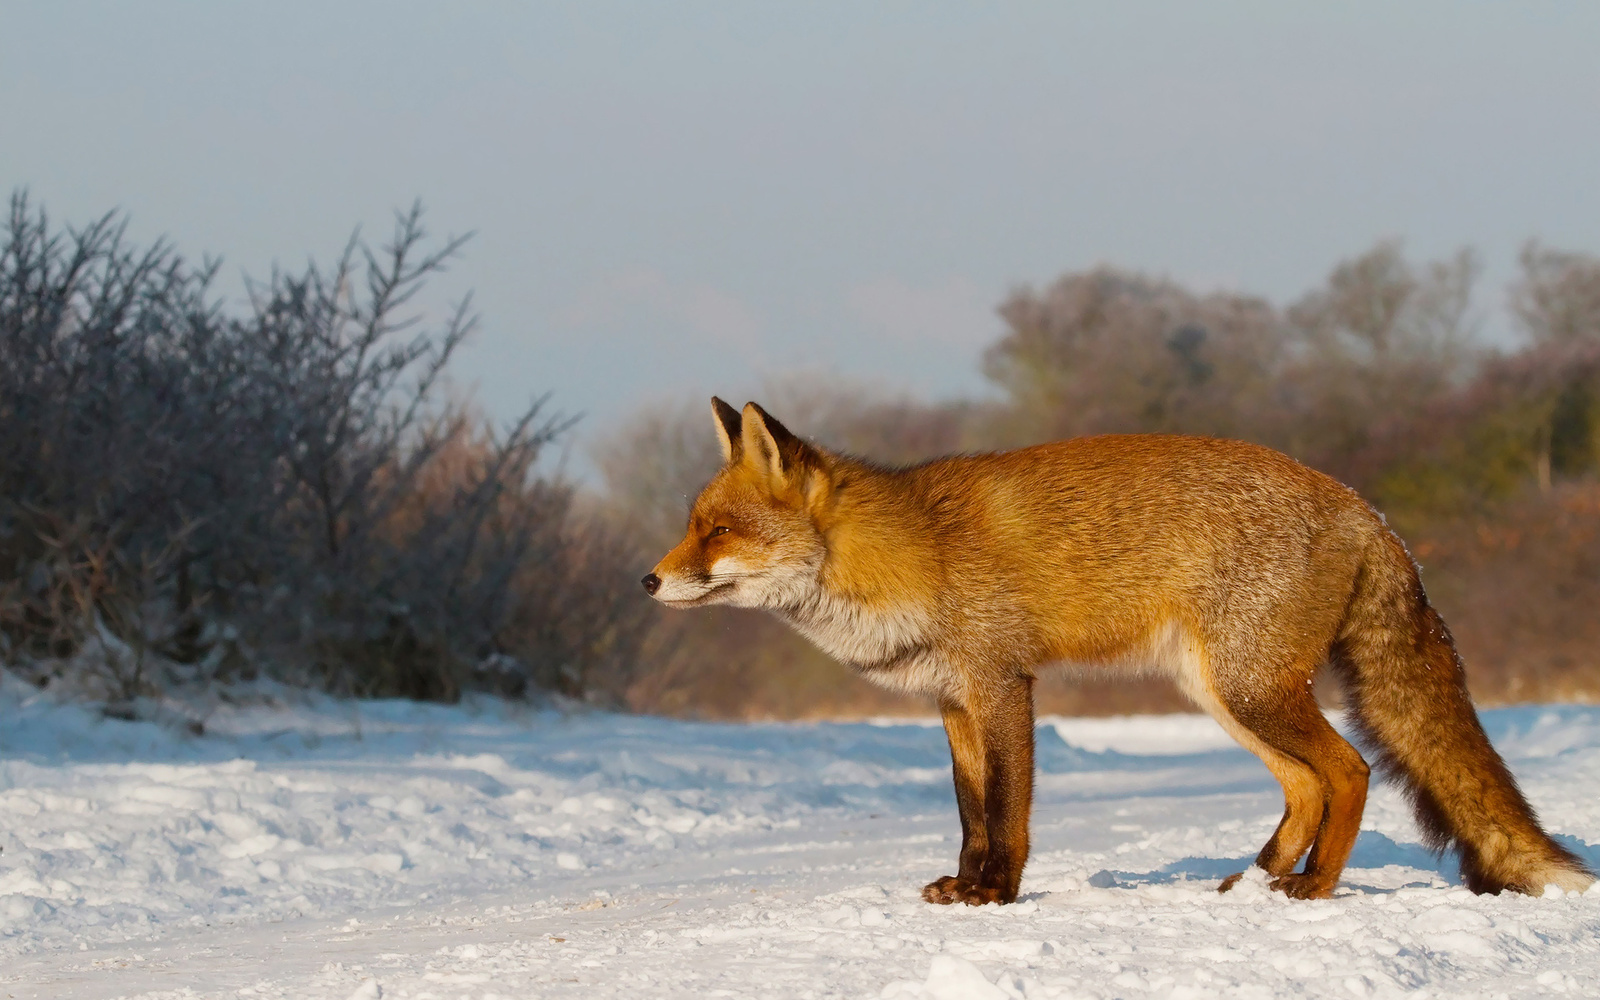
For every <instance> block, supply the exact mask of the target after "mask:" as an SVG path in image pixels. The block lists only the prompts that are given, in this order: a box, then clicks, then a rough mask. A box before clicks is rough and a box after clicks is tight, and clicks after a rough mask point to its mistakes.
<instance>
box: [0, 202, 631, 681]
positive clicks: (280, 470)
mask: <svg viewBox="0 0 1600 1000" xmlns="http://www.w3.org/2000/svg"><path fill="white" fill-rule="evenodd" d="M461 244H462V240H460V239H452V240H446V241H444V242H442V243H438V244H430V241H429V239H428V236H427V233H426V232H425V230H424V228H423V225H422V213H421V211H420V209H418V208H413V209H412V210H410V211H409V212H406V213H401V214H399V215H398V216H397V218H396V221H395V226H394V231H393V233H392V235H391V236H390V239H389V240H388V242H387V243H385V244H383V245H382V246H381V247H373V246H371V245H369V244H368V243H366V242H364V241H362V240H359V239H353V240H352V241H351V242H350V244H349V245H348V246H347V247H346V248H345V249H344V252H343V253H342V254H341V255H340V256H339V257H338V258H337V259H336V260H335V261H334V262H333V263H332V264H331V265H330V266H327V267H319V266H316V265H309V266H307V267H306V268H305V269H304V270H303V271H300V272H295V273H289V272H278V271H275V272H274V273H273V274H272V275H271V276H270V277H269V278H268V279H267V280H266V281H265V282H263V283H259V284H253V285H251V287H250V290H249V301H248V303H247V304H246V307H245V308H243V309H242V310H230V309H228V308H226V307H225V305H224V303H223V302H222V300H221V298H220V297H219V296H218V295H217V294H216V293H215V292H214V291H213V283H214V279H215V276H216V274H217V270H218V263H217V262H216V261H215V260H209V259H208V260H203V261H201V262H198V263H196V262H193V261H190V260H188V259H186V258H184V257H183V256H182V255H180V254H179V253H178V252H177V250H176V249H175V248H173V247H172V246H171V245H170V244H168V243H165V242H157V243H156V244H154V245H152V246H148V247H138V246H135V245H133V244H132V242H131V241H130V240H129V239H128V238H127V236H126V231H125V224H124V222H123V220H122V219H121V218H119V217H118V216H117V215H115V214H112V215H107V216H105V217H104V218H101V219H99V220H98V221H95V222H93V223H91V224H90V225H88V226H85V227H83V228H66V227H56V226H53V225H51V223H50V220H49V219H48V218H47V216H46V215H45V213H44V212H43V210H42V209H41V210H36V209H35V208H34V207H33V206H31V205H30V204H29V202H28V200H27V198H26V197H25V196H24V195H21V194H18V195H15V196H14V197H13V198H12V200H11V204H10V212H9V215H8V218H7V221H6V231H5V235H4V238H3V243H0V429H3V430H0V659H3V661H4V663H5V665H6V666H7V667H9V668H10V669H11V670H13V671H14V672H18V673H21V674H23V675H24V676H27V677H29V678H31V679H32V680H34V681H35V682H36V683H39V684H41V685H45V684H49V683H52V682H55V681H65V682H70V683H71V684H72V685H75V686H76V687H78V688H80V689H83V690H84V691H85V692H86V693H88V694H90V695H92V696H95V697H100V698H104V699H107V700H109V701H112V702H116V703H121V704H128V703H133V702H135V701H137V699H139V698H141V697H146V696H151V695H156V694H160V693H161V692H163V691H166V690H169V689H171V688H172V687H173V686H174V685H183V684H190V685H193V684H202V685H203V684H208V683H210V682H212V681H216V680H219V679H220V680H229V679H248V678H251V677H254V676H256V675H258V674H261V673H267V674H270V675H272V676H274V677H277V678H278V679H280V680H285V681H289V682H291V683H296V684H308V685H314V686H317V687H322V688H325V689H328V690H331V691H336V692H344V693H351V694H358V695H374V696H404V697H413V698H428V699H442V700H451V699H454V698H456V697H458V696H459V695H460V693H461V692H462V691H464V690H467V689H471V688H488V689H493V690H499V691H503V692H506V693H512V694H518V693H523V692H525V691H529V690H532V689H555V690H561V691H565V692H567V693H569V694H574V695H582V694H583V693H585V692H586V691H588V690H590V689H591V688H592V687H593V684H594V682H593V678H595V677H598V676H602V675H604V676H623V675H626V674H627V672H628V671H629V670H630V668H631V665H632V664H633V663H635V662H636V661H637V649H638V646H639V643H640V642H641V641H642V639H643V638H644V634H645V631H646V628H647V626H648V622H647V621H646V620H645V619H643V618H642V617H641V608H640V607H639V604H638V602H637V600H636V599H635V595H634V594H633V593H632V592H631V591H623V590H621V589H619V588H617V587H615V586H613V585H612V581H613V579H614V578H616V577H617V576H619V575H620V574H622V571H623V567H624V566H627V568H628V569H629V570H630V571H631V565H628V564H626V563H624V561H623V560H624V559H625V558H626V556H627V555H631V553H625V551H624V549H623V548H622V547H621V546H620V545H619V544H618V543H617V542H616V541H615V540H614V538H613V537H612V536H611V535H610V534H608V533H607V532H606V530H605V529H604V528H603V527H602V526H600V525H597V524H595V523H592V522H591V521H589V520H587V519H586V518H585V517H584V516H583V515H582V514H581V512H580V511H579V510H578V505H577V503H576V496H575V490H574V488H573V486H572V485H571V484H570V483H566V482H563V481H561V480H559V479H557V478H552V477H551V476H549V475H547V474H543V473H541V471H540V469H539V464H538V463H539V459H540V457H541V455H542V454H543V453H544V451H545V449H546V448H548V447H549V446H550V445H551V443H552V442H554V441H556V440H557V439H558V438H559V437H560V436H561V435H562V434H563V433H564V432H565V430H566V429H567V428H568V427H569V426H570V421H568V420H564V419H562V418H560V417H559V416H556V415H554V414H552V413H550V412H549V410H548V407H547V406H545V405H544V404H543V402H538V403H534V404H533V405H532V406H531V407H530V408H529V409H528V410H527V412H526V413H524V414H523V415H522V416H521V417H520V418H518V419H517V420H514V421H512V422H511V423H510V424H509V425H508V426H505V427H495V426H492V425H491V424H490V423H489V422H487V421H485V420H482V419H479V418H478V417H476V416H475V415H474V413H473V411H472V409H471V407H470V405H468V404H467V403H464V402H461V401H458V400H452V399H450V398H447V396H446V394H445V392H444V391H443V379H444V375H445V371H446V367H447V365H448V364H449V362H450V360H451V358H452V357H453V356H454V354H455V352H456V350H457V349H458V348H459V347H460V345H461V344H462V342H463V341H464V339H465V338H466V337H467V336H468V335H469V334H470V333H471V331H472V329H473V327H474V324H475V322H476V320H475V317H474V315H473V313H472V311H471V308H470V302H467V301H463V302H462V303H460V305H459V306H458V307H457V308H455V309H454V310H453V311H450V312H448V313H445V314H443V315H441V316H438V317H437V318H435V317H432V316H430V315H429V314H428V313H427V312H426V311H425V310H423V309H422V308H421V307H420V305H419V304H418V301H417V297H418V295H419V293H420V292H421V290H422V288H423V285H424V283H425V282H426V281H427V279H429V278H430V277H432V276H434V275H437V274H438V273H439V272H441V271H442V270H443V269H444V268H445V266H446V265H447V264H448V263H449V262H450V260H451V259H452V258H453V257H454V256H455V254H456V252H457V251H458V249H459V248H460V246H461Z"/></svg>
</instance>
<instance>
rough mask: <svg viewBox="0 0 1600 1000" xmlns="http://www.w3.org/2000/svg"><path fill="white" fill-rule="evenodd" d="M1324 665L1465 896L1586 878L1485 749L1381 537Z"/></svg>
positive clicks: (1423, 606) (1448, 647)
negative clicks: (1450, 856)
mask: <svg viewBox="0 0 1600 1000" xmlns="http://www.w3.org/2000/svg"><path fill="white" fill-rule="evenodd" d="M1333 662H1334V665H1335V668H1336V669H1337V670H1338V671H1339V673H1340V675H1341V677H1342V679H1343V680H1344V683H1345V690H1346V695H1347V697H1348V701H1349V708H1350V713H1351V715H1352V716H1353V717H1354V720H1355V724H1356V727H1357V732H1358V735H1359V736H1360V737H1361V739H1362V741H1363V743H1364V744H1365V745H1366V749H1368V750H1369V752H1372V753H1374V754H1375V756H1376V758H1377V759H1376V763H1377V764H1378V766H1379V768H1380V769H1381V770H1382V771H1383V773H1384V775H1385V777H1387V778H1389V779H1390V780H1393V781H1396V782H1397V783H1398V784H1400V785H1402V786H1403V787H1404V789H1405V792H1406V794H1407V797H1409V798H1410V800H1411V802H1412V804H1413V805H1414V806H1415V807H1416V813H1417V822H1418V824H1419V825H1420V826H1421V827H1422V831H1423V836H1424V837H1425V838H1426V839H1427V842H1428V844H1429V846H1431V847H1432V848H1434V849H1435V850H1439V851H1443V850H1445V849H1447V848H1454V849H1455V850H1457V851H1459V852H1460V854H1461V878H1462V881H1463V882H1465V883H1466V885H1467V887H1468V888H1470V889H1471V890H1472V891H1473V892H1489V893H1498V892H1500V891H1501V890H1504V889H1512V890H1515V891H1517V892H1523V893H1529V894H1533V895H1538V894H1540V893H1542V892H1543V891H1544V888H1545V886H1546V885H1556V886H1560V887H1561V888H1562V889H1567V890H1577V891H1582V890H1583V889H1585V888H1587V887H1588V886H1589V885H1591V884H1592V883H1593V882H1594V881H1595V876H1594V875H1593V873H1591V872H1590V871H1589V870H1588V868H1586V867H1585V866H1584V864H1583V862H1582V861H1580V860H1579V859H1578V858H1577V857H1575V856H1574V855H1573V854H1572V853H1571V852H1570V851H1568V850H1566V849H1565V848H1563V847H1562V846H1561V845H1560V844H1557V843H1556V842H1555V841H1554V840H1552V839H1551V838H1550V835H1549V834H1547V833H1545V832H1544V830H1543V829H1541V828H1540V826H1539V821H1538V819H1537V818H1536V817H1535V816H1534V814H1533V809H1532V808H1531V807H1529V805H1528V801H1527V799H1525V798H1523V797H1522V792H1521V791H1520V790H1519V789H1518V788H1517V783H1516V780H1515V779H1514V778H1512V776H1511V772H1510V770H1508V769H1507V768H1506V763H1505V761H1503V760H1501V759H1500V755H1499V754H1498V753H1496V752H1495V750H1494V747H1492V746H1490V745H1489V738H1488V737H1487V736H1486V735H1484V732H1483V726H1482V725H1481V724H1480V723H1479V722H1478V714H1477V712H1475V711H1474V710H1473V708H1472V700H1471V699H1470V698H1469V697H1468V696H1467V685H1466V675H1465V672H1464V670H1463V668H1462V665H1461V657H1460V656H1458V655H1457V654H1456V648H1455V642H1454V640H1452V639H1451V637H1450V630H1449V629H1448V628H1446V627H1445V624H1444V620H1443V619H1441V618H1440V617H1439V614H1438V612H1436V611H1435V610H1434V609H1433V607H1432V606H1431V605H1429V604H1428V598H1427V596H1426V595H1425V594H1424V593H1423V590H1422V582H1421V580H1420V579H1419V578H1418V576H1417V568H1416V564H1415V563H1413V562H1412V561H1411V557H1410V555H1409V554H1408V553H1407V552H1406V550H1405V547H1404V546H1403V545H1401V543H1400V540H1399V539H1398V538H1396V537H1395V536H1394V535H1393V534H1392V533H1390V532H1388V531H1384V532H1382V533H1381V534H1380V535H1378V536H1376V537H1374V539H1373V541H1372V543H1371V545H1370V546H1369V548H1368V551H1367V553H1366V557H1365V560H1364V563H1363V566H1362V569H1361V573H1360V575H1359V577H1358V578H1357V580H1356V588H1355V593H1354V595H1353V597H1352V599H1351V603H1350V610H1349V612H1348V613H1347V614H1346V616H1345V622H1344V625H1343V627H1342V629H1341V632H1340V635H1339V639H1338V641H1337V643H1336V644H1335V647H1334V655H1333Z"/></svg>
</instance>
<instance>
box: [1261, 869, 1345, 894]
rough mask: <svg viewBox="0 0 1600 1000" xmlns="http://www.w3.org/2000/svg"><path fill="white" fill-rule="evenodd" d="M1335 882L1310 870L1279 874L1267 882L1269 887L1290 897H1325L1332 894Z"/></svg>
mask: <svg viewBox="0 0 1600 1000" xmlns="http://www.w3.org/2000/svg"><path fill="white" fill-rule="evenodd" d="M1335 884H1336V882H1334V881H1330V880H1328V879H1326V878H1324V877H1323V876H1321V875H1317V874H1313V873H1310V872H1296V873H1294V874H1292V875H1279V876H1278V877H1277V878H1275V879H1273V880H1272V881H1271V882H1268V883H1267V885H1268V887H1269V888H1271V889H1272V890H1274V891H1275V892H1281V893H1283V894H1284V895H1285V896H1288V897H1289V898H1290V899H1327V898H1329V897H1330V896H1332V895H1333V887H1334V885H1335Z"/></svg>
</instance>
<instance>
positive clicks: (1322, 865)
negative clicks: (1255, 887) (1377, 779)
mask: <svg viewBox="0 0 1600 1000" xmlns="http://www.w3.org/2000/svg"><path fill="white" fill-rule="evenodd" d="M1306 676H1307V677H1309V676H1310V671H1309V670H1308V671H1307V672H1306ZM1286 681H1287V683H1285V684H1283V685H1281V686H1278V687H1277V688H1276V689H1267V690H1262V689H1260V688H1253V689H1251V690H1250V691H1249V692H1248V696H1246V695H1245V694H1244V693H1243V692H1241V691H1237V690H1235V691H1231V692H1230V690H1229V686H1228V685H1227V684H1226V683H1225V682H1224V683H1222V684H1219V687H1220V688H1221V690H1220V691H1219V694H1220V695H1221V701H1222V706H1221V707H1222V708H1223V710H1224V711H1225V712H1226V715H1227V721H1225V722H1224V726H1225V728H1228V729H1229V730H1230V731H1231V732H1233V733H1234V735H1235V736H1236V737H1238V738H1239V740H1240V742H1241V743H1243V744H1244V745H1245V746H1246V747H1247V748H1249V749H1250V750H1252V751H1254V752H1255V753H1256V755H1257V756H1259V757H1260V758H1261V759H1262V760H1263V761H1264V762H1265V763H1266V765H1267V768H1268V769H1269V770H1271V771H1272V773H1273V775H1274V776H1275V777H1276V778H1277V779H1278V781H1279V783H1281V784H1282V785H1283V791H1284V802H1285V810H1284V816H1283V820H1282V821H1281V822H1280V823H1279V824H1278V829H1277V831H1276V832H1274V833H1273V835H1272V838H1271V839H1270V840H1268V841H1267V844H1266V846H1265V847H1263V848H1262V849H1261V854H1260V855H1259V856H1258V857H1257V859H1256V864H1257V865H1259V866H1260V867H1262V868H1263V869H1265V870H1266V871H1267V872H1268V874H1270V875H1271V876H1272V881H1271V883H1270V884H1271V886H1272V888H1274V889H1276V890H1278V891H1280V892H1283V893H1285V894H1286V895H1289V896H1292V897H1295V898H1298V899H1318V898H1324V897H1327V896H1331V895H1333V890H1334V887H1335V886H1336V885H1337V884H1338V882H1339V874H1340V873H1341V872H1342V871H1343V870H1344V866H1345V862H1346V861H1348V860H1349V858H1350V851H1351V849H1352V848H1353V847H1354V846H1355V841H1356V834H1357V833H1358V832H1359V830H1360V827H1361V814H1362V812H1363V810H1364V809H1365V808H1366V801H1367V778H1368V774H1369V768H1368V767H1367V763H1366V761H1364V760H1363V759H1362V758H1361V755H1360V754H1359V753H1357V752H1356V749H1355V747H1353V746H1351V745H1350V744H1349V742H1348V741H1346V740H1345V738H1344V737H1342V736H1340V735H1339V734H1338V732H1337V731H1335V730H1334V728H1333V727H1332V726H1331V725H1329V724H1328V720H1327V719H1326V718H1325V717H1324V716H1323V714H1322V710H1321V709H1320V708H1318V707H1317V702H1316V699H1315V698H1314V697H1313V696H1312V694H1311V688H1310V685H1309V684H1306V683H1303V682H1300V681H1297V680H1295V679H1294V676H1293V674H1291V675H1289V676H1287V677H1286ZM1219 721H1221V720H1220V719H1219ZM1230 723H1231V724H1230ZM1238 730H1243V731H1244V734H1247V736H1248V738H1246V735H1242V734H1241V733H1240V732H1239V731H1238ZM1307 848H1309V853H1308V854H1307V856H1306V863H1305V868H1304V869H1303V870H1301V871H1300V872H1295V871H1293V868H1294V863H1295V862H1296V861H1297V860H1298V859H1299V857H1300V855H1301V854H1302V853H1305V852H1306V851H1307ZM1237 878H1238V876H1234V877H1233V878H1231V879H1229V880H1228V881H1227V882H1225V883H1224V884H1223V886H1222V888H1223V889H1224V890H1226V889H1228V888H1231V887H1232V885H1233V883H1234V881H1236V880H1237Z"/></svg>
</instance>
